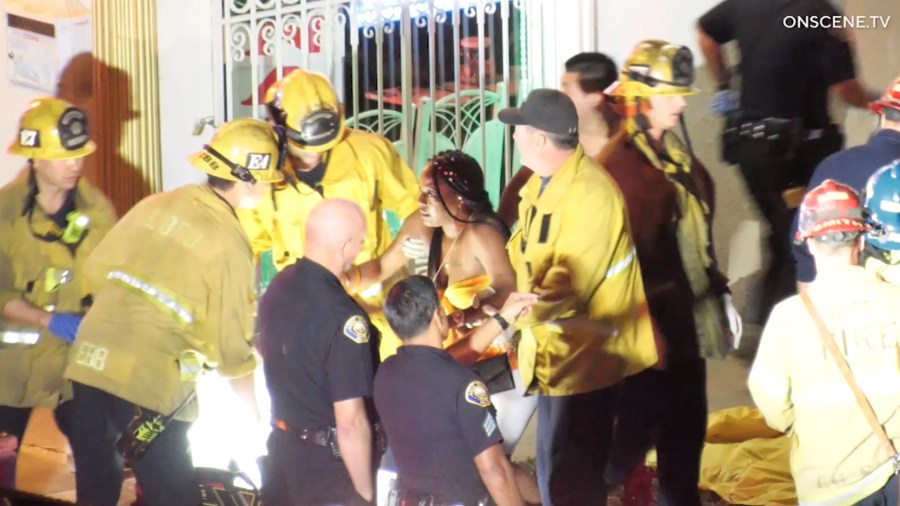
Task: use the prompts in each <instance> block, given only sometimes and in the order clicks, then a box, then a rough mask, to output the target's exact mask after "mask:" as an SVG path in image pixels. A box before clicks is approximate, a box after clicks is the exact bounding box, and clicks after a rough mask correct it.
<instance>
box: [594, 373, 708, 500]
mask: <svg viewBox="0 0 900 506" xmlns="http://www.w3.org/2000/svg"><path fill="white" fill-rule="evenodd" d="M616 412H617V417H616V429H615V433H614V438H613V445H612V450H611V455H610V458H609V467H608V468H607V471H606V480H607V482H609V483H612V484H618V483H621V482H622V481H623V480H624V479H625V477H626V476H627V475H628V473H630V472H631V471H632V470H633V469H634V468H635V466H637V465H639V464H641V463H642V462H643V461H644V458H645V456H646V454H647V451H648V450H650V448H652V447H653V446H655V447H656V454H657V460H658V469H657V476H658V479H659V499H658V500H659V504H660V506H667V505H670V506H699V505H700V494H699V491H698V489H697V483H698V481H699V479H700V454H701V452H702V451H703V442H704V439H705V436H706V422H707V406H706V362H705V361H704V360H702V359H699V358H697V359H686V360H679V361H673V360H670V363H669V364H668V368H667V369H666V370H664V371H663V370H657V369H648V370H646V371H644V372H642V373H639V374H636V375H634V376H631V377H629V378H626V379H625V381H623V382H622V383H621V384H620V385H619V391H618V399H617V403H616Z"/></svg>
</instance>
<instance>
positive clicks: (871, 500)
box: [856, 474, 900, 506]
mask: <svg viewBox="0 0 900 506" xmlns="http://www.w3.org/2000/svg"><path fill="white" fill-rule="evenodd" d="M898 486H900V485H898V480H897V475H896V474H895V475H893V476H891V479H890V480H888V482H887V483H885V484H884V486H883V487H881V490H879V491H878V492H875V493H874V494H872V495H870V496H869V497H866V498H865V499H863V500H862V501H859V502H858V503H856V506H896V505H897V504H900V489H898V488H897V487H898Z"/></svg>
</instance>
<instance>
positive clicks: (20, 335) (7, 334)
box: [0, 330, 41, 346]
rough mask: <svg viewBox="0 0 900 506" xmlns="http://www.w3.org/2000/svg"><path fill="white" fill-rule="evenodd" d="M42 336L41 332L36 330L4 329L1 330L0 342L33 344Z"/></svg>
mask: <svg viewBox="0 0 900 506" xmlns="http://www.w3.org/2000/svg"><path fill="white" fill-rule="evenodd" d="M40 338H41V333H40V332H38V331H36V330H2V331H0V343H3V344H21V345H25V346H33V345H35V344H37V342H38V340H39V339H40Z"/></svg>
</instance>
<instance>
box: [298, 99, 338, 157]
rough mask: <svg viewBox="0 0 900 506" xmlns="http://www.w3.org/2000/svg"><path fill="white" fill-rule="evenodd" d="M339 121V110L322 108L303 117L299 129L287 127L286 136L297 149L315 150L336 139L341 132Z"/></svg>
mask: <svg viewBox="0 0 900 506" xmlns="http://www.w3.org/2000/svg"><path fill="white" fill-rule="evenodd" d="M341 123H342V122H341V115H340V113H339V112H337V111H332V110H328V109H322V110H319V111H316V112H314V113H312V114H310V115H309V116H307V117H305V118H303V121H301V122H300V130H294V129H293V128H290V127H288V128H287V136H288V139H289V140H290V141H291V142H292V143H293V144H294V145H295V146H297V147H298V148H299V149H302V150H304V151H317V150H321V148H322V146H328V145H329V144H332V142H333V141H334V140H335V139H337V137H338V135H339V134H340V133H341V126H342V124H341Z"/></svg>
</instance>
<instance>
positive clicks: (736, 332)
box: [722, 293, 744, 349]
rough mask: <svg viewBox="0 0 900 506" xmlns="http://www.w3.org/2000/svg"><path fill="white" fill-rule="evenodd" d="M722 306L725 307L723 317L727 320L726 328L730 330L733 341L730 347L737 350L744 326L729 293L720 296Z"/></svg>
mask: <svg viewBox="0 0 900 506" xmlns="http://www.w3.org/2000/svg"><path fill="white" fill-rule="evenodd" d="M722 305H723V306H725V316H726V317H727V318H728V328H729V329H730V330H731V335H732V338H733V339H734V341H733V342H732V346H734V349H738V348H739V347H740V346H741V334H743V333H744V324H743V322H742V321H741V315H740V313H738V311H737V309H735V307H734V302H733V301H732V300H731V294H730V293H726V294H725V295H723V296H722Z"/></svg>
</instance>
